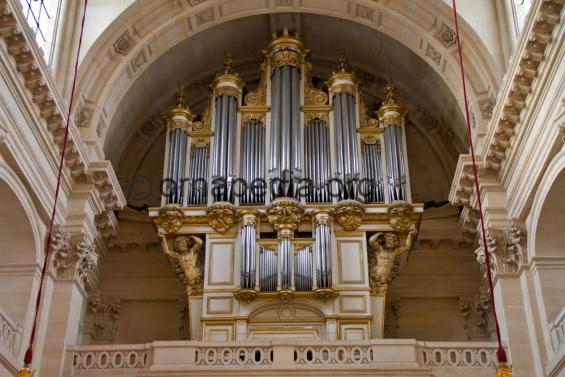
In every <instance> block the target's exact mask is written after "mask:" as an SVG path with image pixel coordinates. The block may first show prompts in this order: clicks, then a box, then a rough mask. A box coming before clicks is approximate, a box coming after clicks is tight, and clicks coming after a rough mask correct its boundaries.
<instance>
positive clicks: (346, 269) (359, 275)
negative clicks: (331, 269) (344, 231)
mask: <svg viewBox="0 0 565 377" xmlns="http://www.w3.org/2000/svg"><path fill="white" fill-rule="evenodd" d="M337 258H338V268H339V283H340V284H364V283H365V277H364V274H363V270H364V268H363V261H364V258H363V244H362V243H361V241H357V240H347V241H346V240H338V241H337Z"/></svg>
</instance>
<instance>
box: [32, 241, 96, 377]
mask: <svg viewBox="0 0 565 377" xmlns="http://www.w3.org/2000/svg"><path fill="white" fill-rule="evenodd" d="M98 258H99V256H98V254H97V253H96V251H95V247H94V245H93V244H92V243H91V242H90V241H89V240H87V239H86V238H85V237H84V235H76V236H71V234H69V233H65V232H62V231H58V232H56V233H54V235H53V242H52V251H51V260H50V261H49V263H50V270H49V275H48V276H47V277H46V279H47V280H46V281H45V296H44V305H45V303H47V302H49V307H48V308H45V309H46V313H45V314H46V315H45V316H42V317H41V321H40V323H39V325H40V331H41V328H43V329H44V331H45V335H44V337H42V339H43V340H42V344H41V358H40V360H39V363H40V364H39V373H40V374H41V375H42V376H59V375H61V371H62V368H63V360H64V358H65V357H64V356H65V355H64V353H65V348H66V346H67V345H75V344H77V342H78V339H79V325H80V321H81V315H82V313H83V306H84V305H85V299H86V292H85V286H86V284H87V282H88V281H89V280H90V278H91V273H92V271H93V270H94V269H95V268H96V266H97V264H98ZM44 321H45V322H44ZM38 345H39V344H38ZM37 348H39V347H37Z"/></svg>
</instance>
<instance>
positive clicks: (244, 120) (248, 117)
mask: <svg viewBox="0 0 565 377" xmlns="http://www.w3.org/2000/svg"><path fill="white" fill-rule="evenodd" d="M253 120H254V121H257V122H261V123H262V124H263V126H265V123H266V122H265V112H243V111H242V112H241V124H242V126H243V127H245V126H246V125H247V124H248V123H249V122H251V121H253Z"/></svg>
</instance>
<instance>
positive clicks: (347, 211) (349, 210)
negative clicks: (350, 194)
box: [333, 200, 365, 231]
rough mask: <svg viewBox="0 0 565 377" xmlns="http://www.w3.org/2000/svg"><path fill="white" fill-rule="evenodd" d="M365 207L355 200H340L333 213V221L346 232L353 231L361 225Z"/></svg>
mask: <svg viewBox="0 0 565 377" xmlns="http://www.w3.org/2000/svg"><path fill="white" fill-rule="evenodd" d="M363 213H365V207H364V206H363V204H361V203H359V202H358V201H356V200H342V201H341V202H339V203H338V204H337V205H336V206H335V208H334V211H333V214H334V219H335V221H336V222H337V223H338V224H339V225H340V226H341V227H342V228H343V229H344V230H347V231H352V230H355V229H357V228H358V227H359V225H361V220H362V216H363Z"/></svg>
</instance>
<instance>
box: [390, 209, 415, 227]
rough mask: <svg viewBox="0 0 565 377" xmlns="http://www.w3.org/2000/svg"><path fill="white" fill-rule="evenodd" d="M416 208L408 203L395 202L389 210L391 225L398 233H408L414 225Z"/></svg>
mask: <svg viewBox="0 0 565 377" xmlns="http://www.w3.org/2000/svg"><path fill="white" fill-rule="evenodd" d="M412 213H414V208H413V207H412V205H410V204H409V203H406V202H400V201H398V202H394V203H392V204H391V206H390V207H389V208H388V215H389V224H390V226H391V227H392V229H394V230H395V231H397V232H406V231H407V230H408V228H409V227H410V225H411V224H412Z"/></svg>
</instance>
